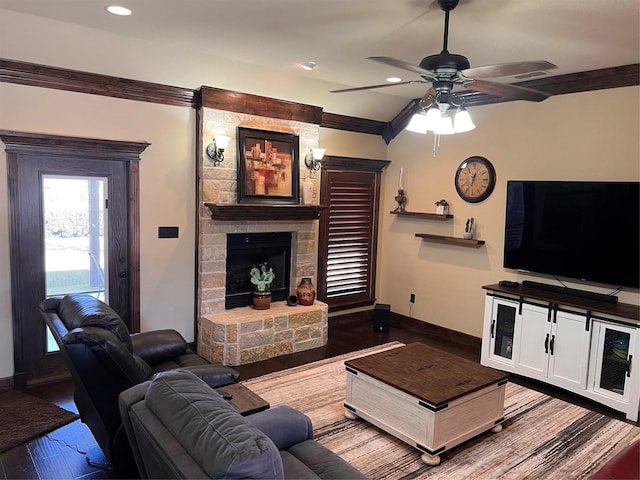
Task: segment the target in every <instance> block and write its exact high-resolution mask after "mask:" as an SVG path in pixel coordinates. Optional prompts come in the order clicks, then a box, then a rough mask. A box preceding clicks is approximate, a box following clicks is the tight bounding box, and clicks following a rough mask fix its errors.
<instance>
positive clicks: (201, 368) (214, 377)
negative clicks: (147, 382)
mask: <svg viewBox="0 0 640 480" xmlns="http://www.w3.org/2000/svg"><path fill="white" fill-rule="evenodd" d="M178 370H186V371H188V372H191V373H193V374H194V375H195V376H196V377H198V378H200V379H201V380H203V381H204V382H205V383H206V384H207V385H209V386H210V387H213V388H215V387H222V386H224V385H229V384H230V383H235V382H237V381H238V378H239V377H240V374H239V373H238V371H237V370H234V369H233V368H231V367H225V366H224V365H215V364H213V363H210V364H208V365H195V366H193V367H180V368H179V369H178ZM160 373H162V372H160Z"/></svg>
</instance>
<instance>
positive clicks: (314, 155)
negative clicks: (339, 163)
mask: <svg viewBox="0 0 640 480" xmlns="http://www.w3.org/2000/svg"><path fill="white" fill-rule="evenodd" d="M324 152H325V149H324V148H312V149H311V150H310V151H309V153H307V154H306V155H305V157H304V164H305V165H306V166H307V168H308V169H309V170H311V171H313V172H317V171H318V170H320V169H321V168H322V164H321V163H320V160H322V157H324Z"/></svg>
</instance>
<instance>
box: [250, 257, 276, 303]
mask: <svg viewBox="0 0 640 480" xmlns="http://www.w3.org/2000/svg"><path fill="white" fill-rule="evenodd" d="M249 275H250V276H251V283H253V284H254V285H255V287H256V289H255V291H254V292H253V308H255V309H256V310H267V309H268V308H271V291H270V290H269V288H271V282H273V279H274V278H276V275H275V274H274V273H273V268H271V267H268V268H267V263H266V262H263V263H261V264H259V265H257V266H255V267H253V268H251V271H250V272H249Z"/></svg>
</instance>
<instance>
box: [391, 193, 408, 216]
mask: <svg viewBox="0 0 640 480" xmlns="http://www.w3.org/2000/svg"><path fill="white" fill-rule="evenodd" d="M394 198H395V201H396V202H398V206H397V207H396V209H395V210H394V211H393V212H394V213H398V212H404V211H405V210H404V204H405V203H407V196H406V195H405V194H404V190H403V189H400V190H398V195H396V196H395V197H394Z"/></svg>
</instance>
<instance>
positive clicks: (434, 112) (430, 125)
mask: <svg viewBox="0 0 640 480" xmlns="http://www.w3.org/2000/svg"><path fill="white" fill-rule="evenodd" d="M441 118H442V114H441V113H440V108H438V105H437V104H435V103H434V104H433V106H432V107H431V108H430V109H429V110H427V116H426V125H425V126H426V128H427V130H429V131H431V132H435V131H436V130H437V129H438V126H439V125H440V119H441Z"/></svg>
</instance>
